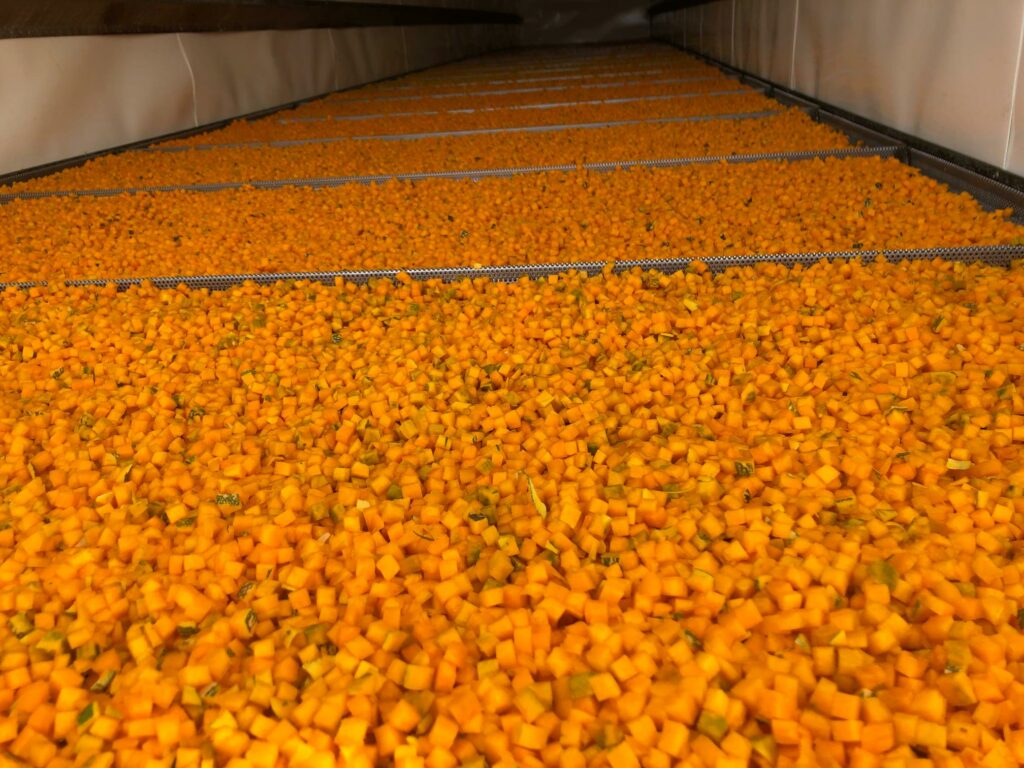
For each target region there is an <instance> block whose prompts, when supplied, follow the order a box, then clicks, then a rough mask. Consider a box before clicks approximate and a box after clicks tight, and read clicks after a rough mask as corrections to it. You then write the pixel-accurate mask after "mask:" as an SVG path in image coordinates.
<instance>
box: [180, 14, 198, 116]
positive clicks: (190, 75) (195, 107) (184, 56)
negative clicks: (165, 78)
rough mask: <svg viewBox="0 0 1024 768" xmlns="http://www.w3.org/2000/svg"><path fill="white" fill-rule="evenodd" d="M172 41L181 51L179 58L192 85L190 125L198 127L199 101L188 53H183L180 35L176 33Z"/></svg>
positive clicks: (183, 44) (194, 74) (183, 48)
mask: <svg viewBox="0 0 1024 768" xmlns="http://www.w3.org/2000/svg"><path fill="white" fill-rule="evenodd" d="M174 39H175V40H177V41H178V50H179V51H181V58H182V59H184V61H185V69H187V70H188V79H189V81H190V82H191V83H192V123H193V125H194V126H195V127H196V128H198V127H199V99H198V98H197V97H196V73H195V72H194V71H193V69H192V62H191V61H189V60H188V53H187V52H186V51H185V43H184V42H183V41H182V39H181V33H180V32H176V33H175V35H174Z"/></svg>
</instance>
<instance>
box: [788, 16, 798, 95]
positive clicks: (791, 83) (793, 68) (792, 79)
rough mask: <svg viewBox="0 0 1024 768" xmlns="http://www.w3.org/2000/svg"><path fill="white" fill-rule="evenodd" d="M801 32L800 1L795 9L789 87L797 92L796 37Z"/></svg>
mask: <svg viewBox="0 0 1024 768" xmlns="http://www.w3.org/2000/svg"><path fill="white" fill-rule="evenodd" d="M799 31H800V0H796V7H795V8H793V52H792V54H791V55H790V57H789V87H790V88H792V89H793V90H796V36H797V34H798V33H799Z"/></svg>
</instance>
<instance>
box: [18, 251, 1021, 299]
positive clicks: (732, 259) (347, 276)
mask: <svg viewBox="0 0 1024 768" xmlns="http://www.w3.org/2000/svg"><path fill="white" fill-rule="evenodd" d="M878 258H882V259H885V260H887V261H889V262H891V263H894V264H896V263H899V262H901V261H921V260H933V259H943V260H946V261H960V262H966V263H970V262H981V263H984V264H989V265H991V266H997V267H1009V266H1010V265H1011V263H1012V262H1013V261H1014V260H1017V259H1024V246H1021V245H991V246H984V245H981V246H967V247H962V248H915V249H905V250H884V251H815V252H812V253H769V254H748V255H737V256H708V257H704V258H701V259H694V258H674V259H640V260H625V261H614V262H600V261H581V262H557V263H551V264H509V265H504V266H492V267H467V266H461V267H433V268H415V269H405V270H403V269H364V270H337V271H322V272H270V273H244V274H235V275H173V276H165V277H150V278H141V277H119V278H110V279H103V278H99V279H88V280H67V281H65V282H64V283H63V284H64V285H65V286H68V287H83V286H104V285H108V284H110V283H114V284H116V285H117V287H118V289H120V290H125V289H127V288H129V287H130V286H133V285H139V284H141V283H143V282H147V281H148V282H150V283H152V284H153V285H154V286H156V287H157V288H175V287H177V286H179V285H186V286H188V287H189V288H193V289H209V290H224V289H226V288H230V287H232V286H236V285H241V284H242V283H246V282H253V283H257V284H260V285H270V284H273V283H277V282H282V281H283V282H299V281H302V282H310V283H322V284H324V285H333V284H335V283H336V282H338V281H344V282H350V283H357V284H360V285H361V284H364V283H367V282H369V281H371V280H379V279H381V278H394V277H395V276H396V275H397V274H398V273H399V272H405V273H406V274H408V275H409V276H410V277H411V278H413V279H414V280H441V281H443V282H454V281H457V280H466V279H475V278H485V279H488V280H493V281H498V282H515V281H516V280H520V279H522V278H524V277H525V278H531V279H537V278H542V277H548V276H550V275H557V274H562V273H565V272H585V273H586V274H588V275H597V274H600V273H601V272H602V271H603V270H604V269H605V268H606V267H608V266H611V267H612V271H614V272H616V273H621V272H626V271H628V270H631V269H642V270H648V271H657V272H662V273H665V274H672V273H675V272H679V271H680V270H684V269H686V267H687V266H688V265H689V264H691V263H693V262H694V261H698V260H699V261H703V262H704V263H705V264H706V265H707V266H708V268H709V269H710V270H711V271H712V272H714V273H716V274H717V273H721V272H724V271H725V270H727V269H731V268H735V267H749V266H753V265H755V264H765V263H770V264H784V265H786V266H795V265H797V264H801V265H804V266H810V265H812V264H815V263H817V262H819V261H821V260H823V259H827V260H830V261H836V260H844V259H863V260H865V261H871V260H875V259H878ZM45 285H47V282H46V281H40V282H17V283H6V284H3V283H0V290H2V289H4V288H32V287H36V286H45Z"/></svg>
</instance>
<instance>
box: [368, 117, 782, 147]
mask: <svg viewBox="0 0 1024 768" xmlns="http://www.w3.org/2000/svg"><path fill="white" fill-rule="evenodd" d="M775 114H778V113H777V112H776V111H774V110H772V111H762V112H737V113H734V114H729V115H691V116H690V117H650V118H646V119H636V120H605V121H604V122H597V123H562V124H556V125H525V126H515V127H512V128H468V129H464V130H461V131H433V132H424V133H387V134H379V135H376V136H349V137H348V138H350V139H351V140H352V141H410V140H414V139H429V138H434V137H440V136H481V135H485V134H493V133H549V132H551V131H575V130H589V129H592V128H615V127H618V126H623V125H658V124H663V123H702V122H707V121H709V120H750V119H755V118H760V117H769V116H771V115H775Z"/></svg>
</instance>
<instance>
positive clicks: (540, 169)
mask: <svg viewBox="0 0 1024 768" xmlns="http://www.w3.org/2000/svg"><path fill="white" fill-rule="evenodd" d="M898 151H899V147H844V148H842V149H825V150H806V151H803V152H765V153H758V154H749V155H709V156H704V157H669V158H653V159H649V160H607V161H600V162H593V163H580V164H575V163H562V164H559V165H531V166H521V167H514V168H480V169H476V170H472V169H470V170H459V171H421V172H414V173H383V174H375V175H369V176H326V177H320V178H300V179H277V180H265V181H225V182H215V183H207V184H167V185H162V186H146V187H116V188H111V189H81V190H53V191H38V192H11V193H7V194H0V204H3V203H7V202H10V201H12V200H38V199H42V198H47V197H113V196H115V195H130V194H138V193H147V192H179V191H186V192H218V191H221V190H228V189H243V188H246V187H255V188H257V189H277V188H279V187H340V186H342V185H344V184H377V183H381V182H385V181H426V180H428V179H472V180H477V179H484V178H491V177H510V176H519V175H522V174H533V173H553V172H559V171H561V172H568V171H574V170H586V171H609V170H620V169H627V168H671V167H675V166H685V165H702V164H712V163H756V162H762V161H765V160H777V161H802V160H817V159H824V158H827V157H892V156H893V155H894V154H896V152H898Z"/></svg>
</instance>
